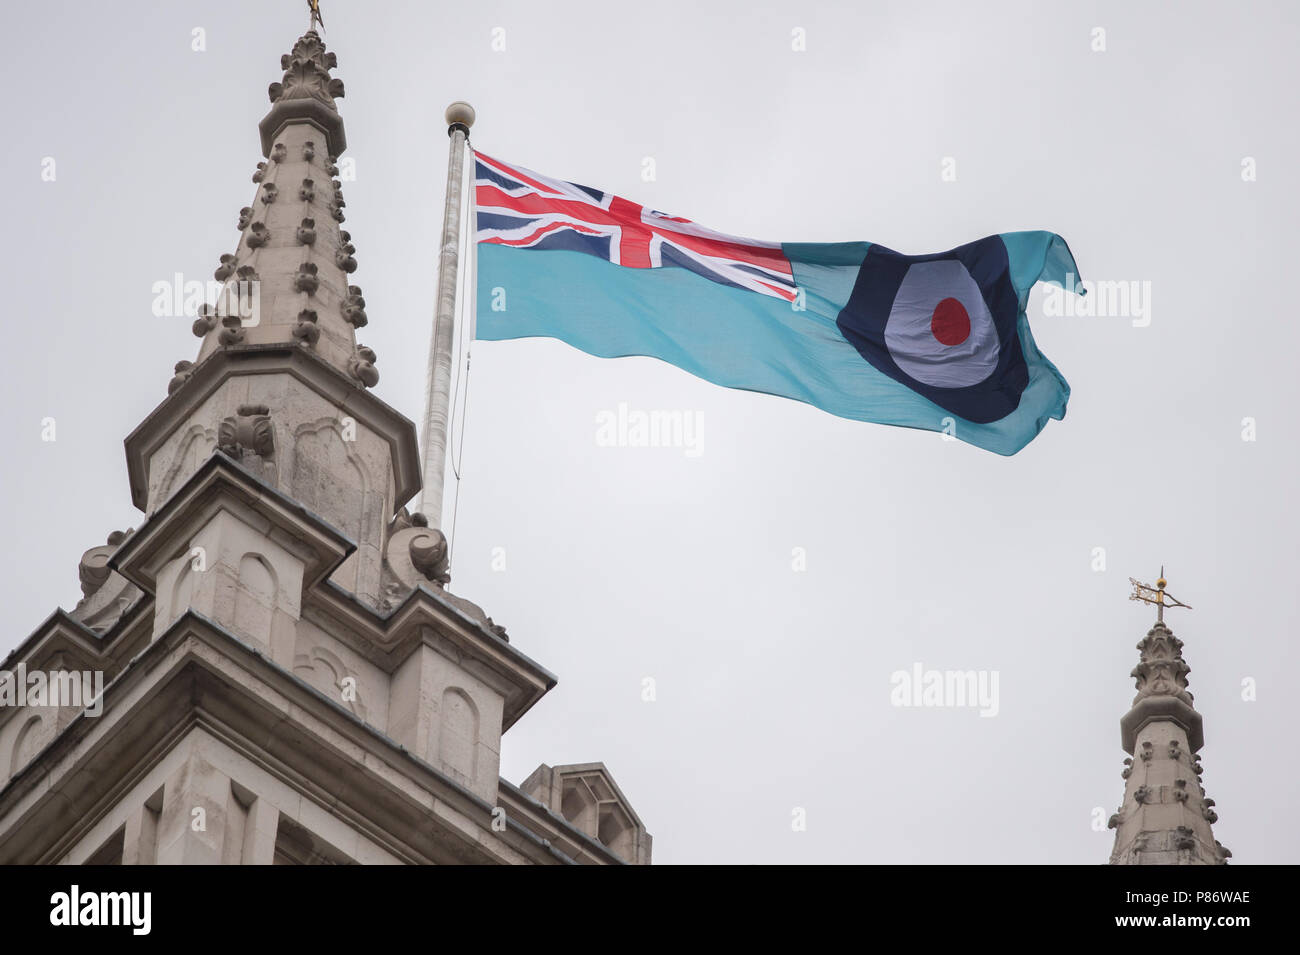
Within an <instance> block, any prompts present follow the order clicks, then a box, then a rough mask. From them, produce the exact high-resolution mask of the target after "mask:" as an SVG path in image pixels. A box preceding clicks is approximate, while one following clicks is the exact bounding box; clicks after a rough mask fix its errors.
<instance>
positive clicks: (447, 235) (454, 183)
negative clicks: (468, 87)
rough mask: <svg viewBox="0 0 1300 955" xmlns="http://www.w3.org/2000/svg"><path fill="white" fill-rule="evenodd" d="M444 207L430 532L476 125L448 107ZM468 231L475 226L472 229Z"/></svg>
mask: <svg viewBox="0 0 1300 955" xmlns="http://www.w3.org/2000/svg"><path fill="white" fill-rule="evenodd" d="M446 118H447V135H448V136H450V137H451V152H450V154H449V156H448V159H447V204H446V206H445V207H444V208H443V213H442V249H441V251H440V252H439V254H438V304H437V310H436V311H435V312H434V319H433V340H432V341H431V342H430V343H429V375H428V385H427V388H428V390H427V391H426V393H425V406H424V491H423V493H422V494H421V495H420V511H421V512H422V513H423V514H424V516H425V517H427V518H428V519H429V526H430V527H433V528H437V529H438V530H441V529H442V487H443V478H444V476H445V471H446V466H447V407H448V404H449V400H450V396H451V364H452V355H451V346H452V339H453V338H454V336H455V331H456V327H455V326H456V276H457V266H458V259H459V255H460V218H461V205H460V203H461V182H462V179H463V178H464V172H465V143H466V142H467V141H468V139H469V128H470V127H471V126H473V125H474V108H473V107H472V106H470V105H469V103H461V102H456V103H452V104H451V105H450V106H448V107H447V113H446ZM469 228H470V230H471V231H472V230H473V228H474V223H472V222H471V223H470V225H469Z"/></svg>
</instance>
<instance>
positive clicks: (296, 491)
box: [289, 417, 382, 541]
mask: <svg viewBox="0 0 1300 955" xmlns="http://www.w3.org/2000/svg"><path fill="white" fill-rule="evenodd" d="M323 434H324V435H329V438H326V437H323V436H322V435H323ZM351 445H352V442H350V441H345V440H344V438H343V429H342V426H341V425H340V424H339V420H338V418H335V417H323V418H317V419H316V420H315V421H305V422H303V423H302V424H300V425H298V427H296V428H294V430H293V464H292V470H291V472H290V488H289V491H290V494H291V495H292V496H293V497H295V498H297V499H298V500H300V501H302V502H303V503H304V504H307V505H308V506H309V507H311V508H312V509H313V510H314V511H315V512H316V513H317V514H320V515H321V516H323V517H325V518H326V519H327V520H329V521H331V523H334V524H335V525H336V526H337V527H338V528H339V529H340V530H341V531H343V532H344V533H345V534H347V535H348V536H349V537H351V538H352V539H353V540H356V541H359V540H362V539H363V531H364V530H365V529H366V528H365V526H364V521H363V514H364V511H365V507H366V502H367V501H368V500H369V498H370V489H371V486H372V485H373V484H374V481H373V480H372V479H371V476H370V472H369V470H368V469H367V468H366V465H365V462H364V461H362V459H361V457H360V455H358V454H357V453H356V451H355V450H354V449H353V448H352V446H351ZM313 452H315V454H313ZM322 457H323V458H324V459H325V461H324V463H323V464H322V461H321V458H322ZM344 465H349V466H351V468H352V471H353V472H354V473H355V475H356V483H355V487H356V489H357V490H356V491H355V492H354V494H353V495H352V496H355V500H353V501H351V502H350V504H351V506H349V501H348V500H346V499H344V498H343V497H340V495H347V491H348V487H347V486H348V483H349V482H348V480H347V478H346V477H343V476H341V475H340V473H339V472H340V470H341V469H342V468H343V466H344ZM381 517H382V514H381Z"/></svg>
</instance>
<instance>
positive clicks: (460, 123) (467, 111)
mask: <svg viewBox="0 0 1300 955" xmlns="http://www.w3.org/2000/svg"><path fill="white" fill-rule="evenodd" d="M446 117H447V135H448V136H450V135H451V134H452V133H453V132H455V131H456V130H457V129H459V130H460V131H461V132H462V133H464V134H465V137H466V138H467V139H468V138H469V128H470V127H471V126H473V125H474V107H473V106H470V105H469V103H466V102H464V101H462V100H457V101H456V102H454V103H452V104H451V105H450V106H448V107H447V113H446Z"/></svg>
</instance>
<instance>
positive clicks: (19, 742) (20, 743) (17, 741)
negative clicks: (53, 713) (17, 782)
mask: <svg viewBox="0 0 1300 955" xmlns="http://www.w3.org/2000/svg"><path fill="white" fill-rule="evenodd" d="M42 722H44V720H42V718H41V717H40V715H39V714H35V713H34V714H32V715H31V716H29V717H28V718H27V722H25V723H23V725H22V726H21V727H20V728H19V730H18V732H17V733H15V734H14V745H13V748H12V749H11V750H10V751H9V778H10V779H12V778H13V777H14V776H15V775H17V773H18V771H19V770H20V769H22V768H23V767H24V766H26V765H27V764H28V763H29V762H31V760H32V757H33V756H35V755H36V752H35V750H36V746H35V743H34V742H31V741H39V739H40V735H39V734H37V735H33V732H34V731H35V729H36V728H37V727H38V726H40V725H41V723H42ZM28 749H30V750H31V751H30V752H28V751H27V750H28Z"/></svg>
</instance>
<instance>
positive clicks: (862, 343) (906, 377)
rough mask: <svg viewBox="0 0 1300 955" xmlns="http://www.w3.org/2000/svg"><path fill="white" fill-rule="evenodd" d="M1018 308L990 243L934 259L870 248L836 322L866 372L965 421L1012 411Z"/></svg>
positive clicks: (1017, 389)
mask: <svg viewBox="0 0 1300 955" xmlns="http://www.w3.org/2000/svg"><path fill="white" fill-rule="evenodd" d="M1018 317H1019V301H1018V297H1017V295H1016V292H1015V288H1014V286H1013V285H1012V283H1011V277H1010V269H1009V266H1008V261H1007V253H1006V247H1005V246H1004V245H1003V244H1002V240H1001V239H1000V238H998V237H996V236H994V237H991V238H989V239H983V240H981V241H979V242H974V243H971V244H970V245H967V246H962V247H961V248H957V249H953V250H952V251H950V252H942V253H939V254H937V255H922V256H907V255H900V254H899V253H897V252H893V251H891V250H889V249H886V248H884V247H883V246H872V247H871V248H870V249H869V250H868V252H867V255H866V258H865V259H864V260H863V263H862V266H861V268H860V269H859V271H858V277H857V281H856V283H855V285H854V289H853V294H852V295H851V296H850V298H849V302H848V304H847V305H846V306H845V307H844V310H843V311H842V312H841V313H840V315H839V319H838V321H837V324H838V326H839V328H840V331H841V333H842V334H843V335H844V337H845V338H846V339H847V340H848V341H849V342H850V343H852V344H853V346H854V347H855V348H857V350H858V353H859V354H860V355H861V356H862V357H863V358H865V359H866V360H867V361H868V362H870V363H871V364H872V365H873V366H874V367H876V368H877V369H879V370H880V371H882V372H884V373H885V374H886V375H888V376H889V377H891V378H893V379H894V380H896V381H898V382H900V383H902V384H904V385H906V386H907V387H909V388H911V389H912V390H913V391H915V392H917V393H918V394H921V395H923V396H924V397H926V398H929V399H930V400H931V401H933V402H934V403H935V404H937V405H939V407H941V408H943V409H945V410H947V411H951V412H953V413H955V414H958V415H960V416H961V417H963V418H966V419H967V420H969V421H975V422H981V423H987V422H992V421H997V420H999V419H1001V418H1003V417H1005V416H1006V415H1008V414H1010V413H1011V412H1012V411H1014V410H1015V409H1016V407H1017V406H1018V405H1019V403H1020V395H1021V393H1023V391H1024V390H1025V387H1026V386H1027V385H1028V383H1029V372H1028V368H1027V366H1026V364H1025V359H1024V353H1023V351H1022V350H1021V347H1020V337H1019V334H1018V331H1017V320H1018Z"/></svg>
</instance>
